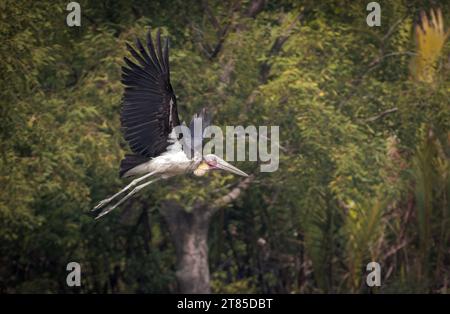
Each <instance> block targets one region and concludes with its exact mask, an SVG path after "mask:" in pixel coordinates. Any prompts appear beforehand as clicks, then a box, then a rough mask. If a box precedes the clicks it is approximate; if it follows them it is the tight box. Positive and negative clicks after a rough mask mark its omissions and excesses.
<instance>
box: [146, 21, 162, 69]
mask: <svg viewBox="0 0 450 314" xmlns="http://www.w3.org/2000/svg"><path fill="white" fill-rule="evenodd" d="M147 46H148V51H149V52H150V56H151V58H152V59H153V63H154V64H155V65H156V67H157V68H158V70H159V72H162V69H161V66H160V64H159V62H158V58H157V57H156V53H155V47H154V46H153V40H152V34H151V31H150V30H149V31H148V33H147Z"/></svg>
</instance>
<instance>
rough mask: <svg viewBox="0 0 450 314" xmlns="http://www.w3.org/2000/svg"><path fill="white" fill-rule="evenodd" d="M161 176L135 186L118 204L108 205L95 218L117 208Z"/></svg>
mask: <svg viewBox="0 0 450 314" xmlns="http://www.w3.org/2000/svg"><path fill="white" fill-rule="evenodd" d="M158 180H159V178H157V179H154V180H150V181H148V182H145V183H144V184H141V185H138V186H137V187H135V188H134V189H133V190H132V191H131V192H130V193H128V194H127V195H125V196H124V197H123V198H122V199H120V201H118V202H117V203H116V204H114V205H113V206H108V207H106V208H105V209H104V210H103V211H102V212H101V213H100V214H98V216H97V217H95V219H98V218H100V217H102V216H104V215H106V214H107V213H109V212H110V211H112V210H113V209H115V208H116V207H117V206H119V205H120V204H122V203H123V202H125V201H126V200H127V199H129V198H130V197H132V196H133V195H134V194H136V193H137V192H139V191H140V190H142V189H143V188H145V187H146V186H147V185H150V184H152V183H153V182H156V181H158Z"/></svg>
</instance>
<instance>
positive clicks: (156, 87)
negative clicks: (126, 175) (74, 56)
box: [121, 30, 180, 173]
mask: <svg viewBox="0 0 450 314" xmlns="http://www.w3.org/2000/svg"><path fill="white" fill-rule="evenodd" d="M155 45H156V49H155V46H154V45H153V42H152V38H151V34H150V31H149V32H148V34H147V49H148V51H147V50H146V49H145V48H144V46H143V45H142V43H141V41H140V40H139V39H137V40H136V48H133V47H131V46H130V45H128V44H127V48H128V50H129V51H130V53H131V55H132V56H133V57H134V59H135V60H136V61H134V62H133V61H131V60H130V59H128V58H127V57H125V58H124V60H125V63H126V65H127V66H123V67H122V83H123V84H124V85H125V92H124V95H123V105H122V112H121V123H122V128H123V130H124V135H125V139H126V140H127V142H128V144H129V145H130V148H131V150H132V151H133V152H134V153H135V154H136V155H138V156H139V157H140V158H138V159H137V160H145V158H150V157H156V156H158V155H160V154H161V153H163V152H164V151H165V150H166V148H167V146H168V145H170V143H169V142H168V138H169V134H170V133H171V131H172V128H173V127H175V126H177V125H179V124H180V120H179V118H178V112H177V102H176V98H175V94H174V92H173V89H172V86H171V85H170V73H169V40H168V39H166V41H165V45H164V49H162V47H161V35H160V31H159V30H158V32H157V34H156V43H155ZM136 157H137V156H136ZM121 168H122V167H121ZM127 168H128V167H127ZM123 170H124V169H121V173H122V172H123Z"/></svg>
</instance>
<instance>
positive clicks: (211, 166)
mask: <svg viewBox="0 0 450 314" xmlns="http://www.w3.org/2000/svg"><path fill="white" fill-rule="evenodd" d="M217 169H222V170H225V171H229V172H231V173H234V174H237V175H240V176H243V177H248V174H246V173H245V172H244V171H241V170H239V169H238V168H236V167H234V166H233V165H231V164H229V163H228V162H226V161H225V160H223V159H222V158H220V157H218V156H216V155H214V154H208V155H204V156H203V158H202V161H201V162H200V164H199V165H198V166H197V168H196V169H195V170H194V174H195V175H196V176H203V175H205V174H206V172H208V171H209V170H217Z"/></svg>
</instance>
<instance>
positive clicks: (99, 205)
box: [92, 198, 112, 211]
mask: <svg viewBox="0 0 450 314" xmlns="http://www.w3.org/2000/svg"><path fill="white" fill-rule="evenodd" d="M111 201H112V198H106V199H104V200H103V201H101V202H100V203H98V204H97V206H95V207H94V208H93V209H92V211H96V210H97V209H99V208H102V207H104V206H105V205H107V204H109V203H111Z"/></svg>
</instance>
